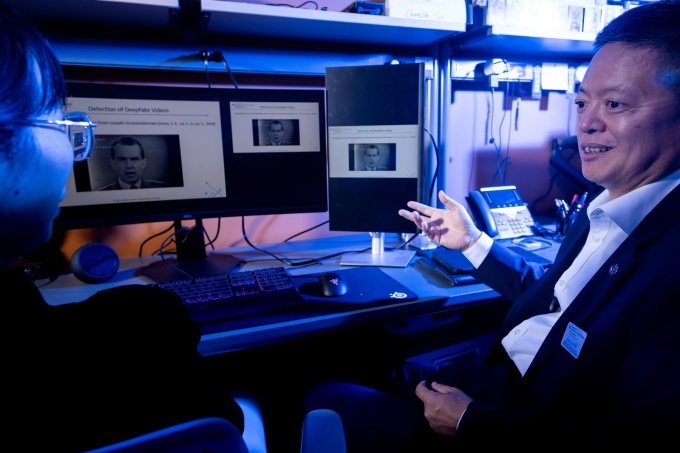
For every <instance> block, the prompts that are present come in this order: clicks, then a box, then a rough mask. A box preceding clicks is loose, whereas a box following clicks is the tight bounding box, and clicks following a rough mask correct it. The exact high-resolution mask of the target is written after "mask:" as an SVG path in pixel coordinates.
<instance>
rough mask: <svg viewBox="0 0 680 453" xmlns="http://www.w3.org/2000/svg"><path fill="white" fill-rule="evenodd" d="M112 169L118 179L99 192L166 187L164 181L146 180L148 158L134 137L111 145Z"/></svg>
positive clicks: (117, 140)
mask: <svg viewBox="0 0 680 453" xmlns="http://www.w3.org/2000/svg"><path fill="white" fill-rule="evenodd" d="M110 150H111V161H110V163H111V168H112V169H113V171H115V172H116V175H118V178H117V179H116V180H115V181H114V182H112V183H111V184H108V185H106V186H104V187H102V188H101V189H99V190H122V189H151V188H157V187H166V183H164V182H162V181H154V180H152V179H144V178H143V176H144V169H145V168H146V163H147V161H146V156H145V154H144V147H143V146H142V143H141V142H140V141H139V140H137V139H136V138H134V137H130V136H127V135H125V136H122V137H118V138H117V139H116V140H114V141H113V143H111V148H110Z"/></svg>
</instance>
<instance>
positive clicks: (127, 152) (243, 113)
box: [55, 83, 328, 229]
mask: <svg viewBox="0 0 680 453" xmlns="http://www.w3.org/2000/svg"><path fill="white" fill-rule="evenodd" d="M66 108H67V110H68V111H82V112H85V113H87V114H88V115H89V116H90V117H91V118H92V120H93V121H95V122H97V123H98V125H97V128H96V129H95V147H94V150H93V152H92V155H91V156H90V157H89V158H88V159H87V160H85V161H83V162H76V163H75V165H74V169H73V173H72V175H71V177H70V178H69V181H68V183H67V195H66V198H65V199H64V200H63V202H62V203H61V213H60V215H59V216H58V217H57V219H56V220H55V229H73V228H85V227H101V226H112V225H121V224H131V223H145V222H156V221H182V220H187V219H196V220H200V219H203V218H216V217H231V216H249V215H273V214H289V213H307V212H324V211H327V209H328V198H327V172H326V170H327V164H326V116H325V115H326V109H325V92H324V90H322V89H309V90H307V89H269V88H268V89H217V88H192V87H167V86H163V87H160V86H137V85H118V84H96V83H71V84H70V85H69V98H68V103H67V107H66ZM142 150H143V151H142ZM132 184H134V185H135V186H136V187H137V188H138V189H139V190H127V189H128V188H130V186H131V185H132Z"/></svg>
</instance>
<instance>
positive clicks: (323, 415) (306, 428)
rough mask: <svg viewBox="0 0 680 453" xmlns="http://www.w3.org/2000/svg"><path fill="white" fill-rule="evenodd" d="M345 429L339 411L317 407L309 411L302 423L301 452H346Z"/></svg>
mask: <svg viewBox="0 0 680 453" xmlns="http://www.w3.org/2000/svg"><path fill="white" fill-rule="evenodd" d="M346 452H347V446H346V444H345V431H344V428H343V427H342V420H341V419H340V415H338V413H337V412H335V411H332V410H330V409H316V410H313V411H309V412H307V415H305V419H304V422H303V424H302V442H301V444H300V453H346Z"/></svg>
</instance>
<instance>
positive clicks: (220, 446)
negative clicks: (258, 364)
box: [88, 417, 249, 453]
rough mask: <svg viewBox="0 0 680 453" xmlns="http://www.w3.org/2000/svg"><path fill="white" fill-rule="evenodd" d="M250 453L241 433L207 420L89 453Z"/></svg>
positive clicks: (228, 424) (220, 421) (213, 419)
mask: <svg viewBox="0 0 680 453" xmlns="http://www.w3.org/2000/svg"><path fill="white" fill-rule="evenodd" d="M151 452H153V453H187V452H205V453H249V452H248V447H246V443H245V441H244V440H243V437H242V436H241V433H240V432H239V431H238V429H236V427H235V426H234V425H233V424H232V423H231V422H230V421H227V420H225V419H223V418H218V417H206V418H200V419H197V420H192V421H189V422H184V423H180V424H178V425H174V426H170V427H168V428H163V429H160V430H158V431H153V432H151V433H148V434H142V435H141V436H137V437H133V438H132V439H128V440H124V441H121V442H117V443H115V444H111V445H107V446H105V447H102V448H97V449H95V450H90V451H89V452H88V453H151Z"/></svg>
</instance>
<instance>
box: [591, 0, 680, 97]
mask: <svg viewBox="0 0 680 453" xmlns="http://www.w3.org/2000/svg"><path fill="white" fill-rule="evenodd" d="M610 43H623V44H629V45H631V46H635V47H639V48H649V49H654V50H655V51H656V52H657V54H658V60H657V63H658V68H657V70H658V74H657V77H658V78H659V80H660V82H661V83H663V84H664V85H666V86H669V87H671V89H672V90H673V91H674V92H675V94H676V98H677V99H678V102H679V103H680V0H659V1H655V2H650V3H645V4H641V5H640V6H636V7H634V8H631V9H629V10H627V11H625V12H624V13H623V14H621V15H620V16H618V17H616V18H614V19H613V20H612V21H610V22H609V23H608V24H607V25H606V26H605V27H604V28H603V29H602V31H600V33H598V35H597V37H596V38H595V42H594V48H595V50H599V49H601V48H602V47H603V46H604V45H605V44H610Z"/></svg>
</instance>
